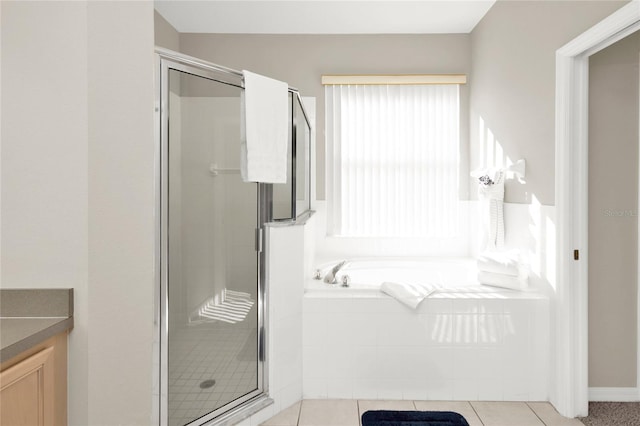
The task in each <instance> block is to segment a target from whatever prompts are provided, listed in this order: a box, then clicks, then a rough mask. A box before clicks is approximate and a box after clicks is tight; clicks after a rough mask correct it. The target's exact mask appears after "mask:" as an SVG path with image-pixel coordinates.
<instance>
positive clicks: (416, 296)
mask: <svg viewBox="0 0 640 426" xmlns="http://www.w3.org/2000/svg"><path fill="white" fill-rule="evenodd" d="M440 288H441V287H440V286H439V285H437V284H422V285H418V284H406V283H392V282H384V283H382V285H381V286H380V290H382V292H383V293H386V294H388V295H389V296H391V297H393V298H394V299H396V300H397V301H398V302H400V303H403V304H405V305H407V306H408V307H410V308H411V309H416V308H417V307H418V305H419V304H420V302H422V301H423V300H424V299H426V298H427V297H429V296H430V295H431V294H433V293H434V292H436V291H438V290H439V289H440Z"/></svg>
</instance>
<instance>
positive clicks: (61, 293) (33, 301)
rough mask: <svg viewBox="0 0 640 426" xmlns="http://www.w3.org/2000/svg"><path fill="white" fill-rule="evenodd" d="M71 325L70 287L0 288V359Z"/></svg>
mask: <svg viewBox="0 0 640 426" xmlns="http://www.w3.org/2000/svg"><path fill="white" fill-rule="evenodd" d="M72 328H73V289H0V334H1V335H2V340H1V341H0V362H3V363H4V362H5V361H8V360H10V359H11V358H13V357H15V356H17V355H19V354H21V353H23V352H25V351H27V350H29V349H31V348H33V347H34V346H36V345H38V344H40V343H42V342H44V341H46V340H47V339H49V338H51V337H53V336H55V335H57V334H60V333H64V332H67V331H69V330H71V329H72Z"/></svg>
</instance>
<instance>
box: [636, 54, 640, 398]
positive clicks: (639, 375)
mask: <svg viewBox="0 0 640 426" xmlns="http://www.w3.org/2000/svg"><path fill="white" fill-rule="evenodd" d="M638 64H639V65H640V56H639V57H638ZM638 81H639V82H640V73H638ZM638 99H640V84H638ZM638 146H640V111H638ZM638 164H640V150H638ZM637 207H638V211H640V167H638V206H637ZM638 224H639V225H640V222H638ZM637 243H638V252H637V253H636V256H637V260H636V262H637V265H636V266H637V273H636V297H637V298H638V300H637V304H636V332H637V338H636V345H637V346H636V357H637V358H638V359H637V364H636V389H637V392H636V397H637V398H638V401H640V228H639V231H638V241H637Z"/></svg>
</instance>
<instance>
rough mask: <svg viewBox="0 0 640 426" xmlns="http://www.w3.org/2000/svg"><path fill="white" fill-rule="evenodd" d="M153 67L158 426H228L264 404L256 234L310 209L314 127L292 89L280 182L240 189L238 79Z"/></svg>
mask: <svg viewBox="0 0 640 426" xmlns="http://www.w3.org/2000/svg"><path fill="white" fill-rule="evenodd" d="M157 62H158V64H157V65H158V67H157V69H158V83H159V84H158V86H159V90H158V108H157V109H158V114H157V117H158V121H159V122H158V129H159V132H158V136H159V137H158V148H157V157H158V159H157V165H158V167H157V179H156V182H157V184H158V190H157V200H158V202H157V208H158V215H157V217H158V223H157V235H158V238H157V241H158V243H157V252H156V260H157V261H156V265H157V266H156V267H157V276H158V279H157V282H158V288H157V289H158V291H157V303H156V324H157V350H156V355H157V364H158V365H157V367H158V369H157V370H158V374H157V379H158V380H157V384H156V396H157V398H158V401H157V416H158V423H159V424H160V425H169V426H178V425H203V424H211V425H222V424H232V423H233V422H235V421H238V420H240V419H242V418H245V417H248V416H249V415H251V414H252V413H253V412H256V411H258V410H260V409H261V408H263V407H265V406H266V405H268V404H269V403H270V399H269V393H268V391H269V382H268V359H267V356H266V354H267V350H266V345H268V339H267V330H268V327H267V325H268V318H267V316H266V313H267V309H266V307H267V304H268V294H269V292H268V283H267V282H266V276H265V259H266V256H265V251H264V243H263V235H264V226H265V224H267V223H269V222H273V221H281V222H285V223H287V222H295V220H296V217H298V216H300V215H301V214H304V213H305V212H307V211H309V209H310V187H309V186H310V179H309V162H310V150H309V147H310V139H311V127H310V124H309V121H308V118H307V115H306V113H305V110H304V106H303V104H302V99H301V97H300V95H299V93H298V92H297V90H295V89H289V117H290V126H289V141H288V142H289V145H288V147H289V148H288V170H287V175H288V179H287V183H285V184H263V183H250V182H244V181H243V180H242V178H241V174H240V150H241V133H242V132H241V115H242V111H241V108H242V106H243V102H242V96H243V90H244V88H243V80H242V73H240V72H238V71H235V70H231V69H228V68H225V67H222V66H218V65H215V64H211V63H207V62H204V61H200V60H198V59H195V58H191V57H188V56H185V55H182V54H178V53H175V52H170V51H166V50H158V52H157Z"/></svg>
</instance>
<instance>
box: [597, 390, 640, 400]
mask: <svg viewBox="0 0 640 426" xmlns="http://www.w3.org/2000/svg"><path fill="white" fill-rule="evenodd" d="M639 390H640V388H589V401H598V402H636V401H640V399H639V398H638V395H639V394H640V393H639V392H638V391H639Z"/></svg>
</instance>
